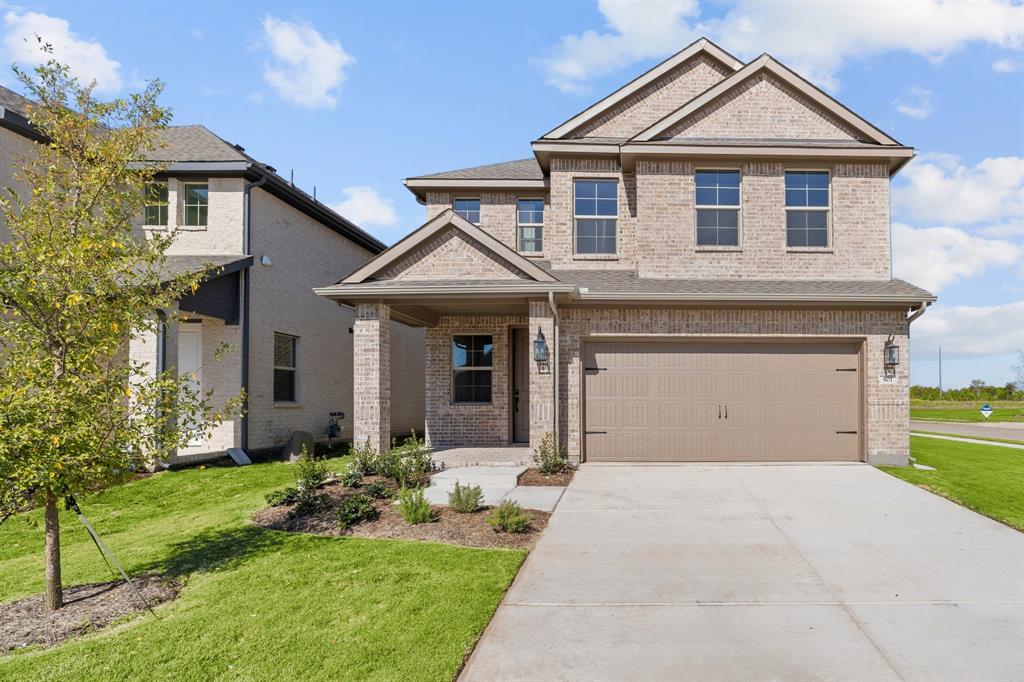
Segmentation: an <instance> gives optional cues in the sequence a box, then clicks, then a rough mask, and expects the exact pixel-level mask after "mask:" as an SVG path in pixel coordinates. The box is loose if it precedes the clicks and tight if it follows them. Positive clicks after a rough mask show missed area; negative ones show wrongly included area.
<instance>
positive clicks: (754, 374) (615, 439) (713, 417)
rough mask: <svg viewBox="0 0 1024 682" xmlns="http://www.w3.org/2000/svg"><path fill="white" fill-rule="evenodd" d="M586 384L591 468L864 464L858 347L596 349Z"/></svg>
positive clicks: (589, 354)
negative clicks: (611, 464) (650, 463)
mask: <svg viewBox="0 0 1024 682" xmlns="http://www.w3.org/2000/svg"><path fill="white" fill-rule="evenodd" d="M584 377H585V378H584V401H585V411H584V431H585V436H584V452H585V455H586V459H587V461H590V462H623V461H639V462H643V461H660V462H701V461H719V462H721V461H753V462H768V461H821V460H857V459H859V457H860V433H859V431H860V381H861V378H860V369H859V356H858V344H856V343H843V344H836V343H824V342H822V343H814V344H810V343H806V342H802V343H742V342H731V341H723V342H699V343H679V342H671V343H669V342H659V341H650V342H622V343H605V342H601V343H589V344H587V345H586V346H585V349H584Z"/></svg>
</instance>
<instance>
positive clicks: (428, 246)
mask: <svg viewBox="0 0 1024 682" xmlns="http://www.w3.org/2000/svg"><path fill="white" fill-rule="evenodd" d="M465 277H472V278H476V279H528V278H529V277H528V275H527V274H526V273H524V272H523V271H522V270H520V269H519V268H516V267H513V266H511V265H508V264H507V263H506V262H505V260H504V259H503V258H501V257H499V256H498V255H497V254H495V253H494V252H493V251H491V250H490V249H488V248H486V247H483V246H481V245H480V244H478V243H477V242H475V241H473V240H471V239H469V238H468V237H466V235H465V233H463V232H462V231H461V230H459V229H456V228H449V229H447V230H444V231H443V232H441V233H440V234H438V235H435V236H434V238H433V239H431V240H430V241H428V242H427V243H425V244H423V245H422V246H421V247H420V248H418V249H415V250H414V251H413V252H412V253H410V254H409V255H407V256H406V257H404V258H402V259H401V260H400V261H399V262H397V263H395V264H394V265H392V266H391V267H389V268H388V269H386V270H384V271H383V272H381V273H380V274H379V275H378V276H377V278H378V279H408V280H431V279H462V278H465Z"/></svg>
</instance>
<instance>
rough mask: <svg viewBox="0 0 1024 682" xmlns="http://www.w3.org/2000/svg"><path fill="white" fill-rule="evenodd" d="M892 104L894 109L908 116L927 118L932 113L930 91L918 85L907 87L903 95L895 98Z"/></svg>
mask: <svg viewBox="0 0 1024 682" xmlns="http://www.w3.org/2000/svg"><path fill="white" fill-rule="evenodd" d="M893 104H894V105H895V106H896V111H898V112H900V113H901V114H903V115H904V116H909V117H910V118H928V117H929V116H931V115H932V91H931V90H928V89H927V88H922V87H921V86H920V85H912V86H910V87H909V88H907V91H906V92H905V93H904V94H903V97H900V98H897V99H896V100H895V101H894V102H893Z"/></svg>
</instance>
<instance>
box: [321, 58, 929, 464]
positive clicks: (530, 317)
mask: <svg viewBox="0 0 1024 682" xmlns="http://www.w3.org/2000/svg"><path fill="white" fill-rule="evenodd" d="M532 148H533V154H534V156H533V158H530V159H526V160H521V161H512V162H508V163H499V164H493V165H488V166H480V167H475V168H468V169H463V170H457V171H450V172H444V173H436V174H433V175H424V176H418V177H413V178H408V179H407V180H406V185H407V187H408V188H409V189H410V190H411V191H412V192H413V193H414V194H415V195H416V197H417V198H418V199H419V200H420V201H421V203H423V204H424V205H425V206H426V208H427V218H428V220H427V222H426V223H425V224H424V225H423V226H422V227H420V228H419V229H418V230H416V231H415V232H413V233H412V234H410V235H408V236H407V237H406V238H405V239H403V240H401V241H400V242H398V243H397V244H395V245H394V246H392V247H391V248H390V249H388V250H387V251H385V252H383V253H382V254H380V255H378V256H377V257H376V258H374V259H373V260H372V261H370V262H369V263H367V264H366V265H364V266H362V267H360V268H358V269H357V270H355V271H354V272H352V273H351V274H349V275H348V276H346V277H345V278H344V279H342V280H341V281H340V282H339V283H338V284H337V285H334V286H331V287H325V288H323V289H320V290H318V293H320V294H321V295H323V296H326V297H329V298H331V299H333V300H335V301H339V302H343V303H346V304H349V305H354V306H356V318H357V319H356V323H355V333H356V356H355V374H356V376H355V381H356V383H357V386H358V387H359V390H358V391H357V402H356V414H355V419H356V423H355V429H356V438H357V439H368V440H370V441H371V442H374V443H378V442H381V441H383V440H384V439H386V434H387V433H388V432H389V431H390V427H389V423H388V418H389V412H390V410H391V409H392V408H391V406H390V404H389V397H390V395H391V393H390V389H389V386H388V377H389V372H388V369H387V366H386V353H384V352H382V351H383V350H385V349H387V347H388V343H389V339H388V332H387V330H388V326H387V322H388V321H389V320H393V319H399V320H402V321H405V322H407V323H409V324H419V325H422V326H424V327H426V334H427V357H426V434H427V437H428V438H429V440H430V442H431V443H432V444H433V445H435V446H462V447H487V446H499V445H510V444H515V443H523V444H529V445H530V446H532V447H534V448H535V447H537V445H538V444H539V441H540V439H541V438H542V437H543V436H544V435H545V434H547V433H549V432H553V433H555V434H557V437H558V439H559V441H560V442H561V444H562V446H563V447H564V448H565V449H566V451H567V453H568V456H569V457H570V458H571V459H572V460H573V461H702V460H751V461H772V460H866V461H872V462H892V463H905V462H906V461H907V457H908V448H909V445H908V412H909V409H908V408H909V405H908V404H909V400H908V385H907V380H908V365H907V351H908V341H909V326H910V322H911V320H912V319H913V318H914V317H916V316H917V315H919V314H920V313H921V312H923V310H924V309H925V307H927V306H928V305H929V304H930V302H932V301H934V300H935V299H934V296H932V295H931V294H930V293H928V292H927V291H924V290H922V289H920V288H918V287H915V286H913V285H911V284H908V283H906V282H903V281H901V280H898V279H893V278H892V275H891V263H890V225H889V183H890V178H891V177H892V175H893V174H894V173H896V172H897V171H898V170H899V169H900V168H901V167H902V166H903V165H904V164H906V163H907V162H908V161H909V160H910V159H911V158H912V157H913V150H912V149H911V148H910V147H907V146H904V145H902V144H900V143H898V142H896V141H895V140H893V139H892V138H891V137H889V136H888V135H886V134H885V133H884V132H882V131H881V130H879V129H878V128H876V127H875V126H873V125H871V124H870V123H869V122H867V121H865V120H864V119H863V118H861V117H860V116H858V115H857V114H855V113H854V112H853V111H851V110H850V109H848V108H846V107H845V106H843V105H842V104H840V103H839V102H837V101H836V100H834V99H832V98H831V97H829V96H828V95H826V94H825V93H823V92H822V91H820V90H819V89H817V88H816V87H814V86H813V85H811V84H810V83H808V82H807V81H805V80H804V79H802V78H801V77H800V76H799V75H797V74H795V73H794V72H792V71H790V70H789V69H788V68H786V67H785V66H783V65H781V64H779V63H778V62H776V61H775V60H774V59H772V58H771V57H769V56H767V55H765V56H762V57H760V58H758V59H755V60H753V61H751V62H750V63H748V64H743V63H742V62H740V61H738V60H737V59H735V58H734V57H732V56H731V55H729V54H728V53H726V52H724V51H723V50H722V49H720V48H718V47H717V46H715V45H713V44H712V43H710V42H708V41H706V40H700V41H698V42H696V43H694V44H693V45H691V46H689V47H687V48H685V49H684V50H682V51H681V52H679V53H678V54H676V55H674V56H672V57H671V58H669V59H668V60H666V61H665V62H663V63H662V64H660V65H658V66H656V67H654V68H653V69H651V70H650V71H648V72H647V73H645V74H643V75H642V76H640V77H639V78H637V79H636V80H634V81H632V82H631V83H629V84H627V85H625V86H623V87H622V88H620V89H619V90H617V91H616V92H614V93H612V94H611V95H609V96H607V97H605V98H604V99H602V100H601V101H599V102H597V103H596V104H594V105H593V106H591V107H589V108H587V109H586V110H584V111H583V112H581V113H579V114H577V115H576V116H573V117H572V118H571V119H569V120H568V121H566V122H565V123H562V124H561V125H559V126H557V127H556V128H555V129H553V130H552V131H551V132H549V133H547V134H545V135H543V136H541V137H540V138H539V139H537V140H535V141H533V142H532Z"/></svg>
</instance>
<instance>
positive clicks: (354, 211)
mask: <svg viewBox="0 0 1024 682" xmlns="http://www.w3.org/2000/svg"><path fill="white" fill-rule="evenodd" d="M341 194H342V196H343V197H344V199H343V200H342V201H341V202H339V203H337V204H333V205H332V206H331V208H333V209H334V210H335V211H337V212H338V213H340V214H341V215H343V216H345V217H346V218H348V219H349V220H351V221H352V222H354V223H355V224H357V225H360V226H362V225H382V226H387V225H394V224H395V223H397V222H398V214H397V213H395V209H394V207H393V206H392V205H391V202H390V201H388V200H387V199H385V198H384V197H382V196H380V195H379V194H377V190H375V189H374V188H373V187H365V186H362V187H346V188H345V189H343V190H341Z"/></svg>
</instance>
